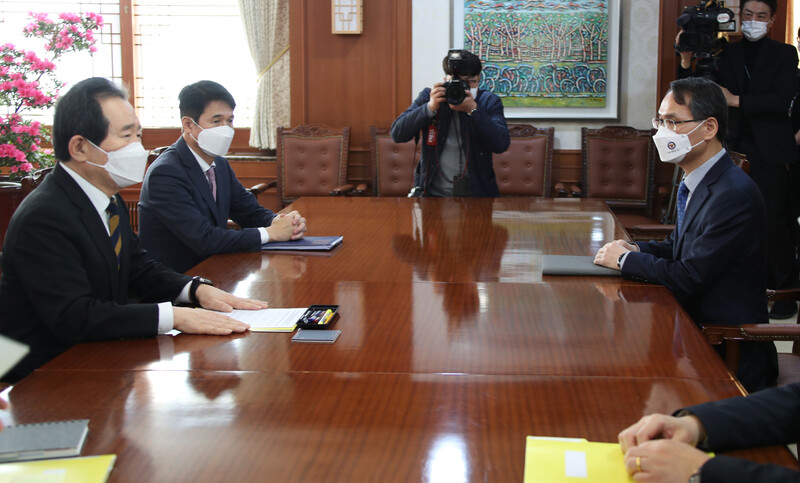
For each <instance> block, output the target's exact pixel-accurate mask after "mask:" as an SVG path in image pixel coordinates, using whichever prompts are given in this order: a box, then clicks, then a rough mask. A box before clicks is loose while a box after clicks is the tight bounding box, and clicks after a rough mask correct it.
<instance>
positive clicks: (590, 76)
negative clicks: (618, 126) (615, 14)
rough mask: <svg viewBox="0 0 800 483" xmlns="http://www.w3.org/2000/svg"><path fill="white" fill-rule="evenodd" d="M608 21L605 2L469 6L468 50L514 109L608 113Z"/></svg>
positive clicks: (506, 0) (472, 0)
mask: <svg viewBox="0 0 800 483" xmlns="http://www.w3.org/2000/svg"><path fill="white" fill-rule="evenodd" d="M608 19H609V17H608V6H607V5H606V2H605V1H603V0H494V1H484V0H466V1H464V48H465V49H467V50H470V51H472V52H474V53H475V54H476V55H478V56H479V57H480V58H481V60H482V61H483V63H484V71H483V77H482V80H481V87H482V88H483V89H487V90H490V91H492V92H494V93H495V94H497V95H498V96H500V97H502V98H503V104H504V105H505V106H506V107H601V108H602V107H605V106H606V99H607V89H606V87H607V86H606V82H607V79H606V76H607V73H608V47H609V29H608Z"/></svg>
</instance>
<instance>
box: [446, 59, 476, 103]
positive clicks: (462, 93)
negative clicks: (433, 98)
mask: <svg viewBox="0 0 800 483" xmlns="http://www.w3.org/2000/svg"><path fill="white" fill-rule="evenodd" d="M447 66H448V70H449V71H450V73H451V74H452V76H453V77H452V80H451V81H450V82H445V83H444V84H443V85H442V87H444V98H445V101H447V103H448V104H450V105H451V106H457V105H459V104H461V103H462V102H464V99H466V98H467V91H469V82H467V81H465V80H462V79H459V76H460V75H461V72H462V71H463V69H464V61H463V60H462V58H461V51H460V50H450V51H448V52H447Z"/></svg>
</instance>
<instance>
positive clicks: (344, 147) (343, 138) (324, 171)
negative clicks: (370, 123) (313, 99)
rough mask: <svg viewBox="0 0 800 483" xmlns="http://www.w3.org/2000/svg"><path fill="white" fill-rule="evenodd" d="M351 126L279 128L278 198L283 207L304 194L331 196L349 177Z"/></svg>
mask: <svg viewBox="0 0 800 483" xmlns="http://www.w3.org/2000/svg"><path fill="white" fill-rule="evenodd" d="M349 148H350V128H349V127H343V128H330V127H327V126H319V125H315V124H300V125H299V126H297V127H294V128H292V129H284V128H282V127H279V128H278V147H277V157H278V186H277V188H278V199H279V201H280V202H281V203H282V204H283V206H286V205H288V204H289V203H291V202H293V201H295V200H296V199H297V198H300V197H301V196H328V194H329V193H330V191H331V190H332V189H334V188H336V187H337V186H341V185H343V184H345V182H346V179H347V152H348V150H349Z"/></svg>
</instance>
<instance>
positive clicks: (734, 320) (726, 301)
mask: <svg viewBox="0 0 800 483" xmlns="http://www.w3.org/2000/svg"><path fill="white" fill-rule="evenodd" d="M653 123H654V126H656V127H658V132H657V133H656V135H655V136H653V141H654V142H655V144H656V147H657V148H658V154H659V157H660V158H661V161H663V162H667V163H677V164H678V165H679V166H680V167H681V169H682V170H683V172H684V173H685V177H684V179H683V181H682V182H681V185H680V188H679V190H678V221H677V225H676V227H675V230H674V231H673V232H672V233H671V234H670V235H669V236H668V237H667V239H666V240H664V241H661V242H654V241H651V242H637V243H635V244H633V243H628V242H626V241H623V240H616V241H613V242H611V243H608V244H606V245H605V246H603V247H602V248H601V249H600V250H599V251H598V252H597V255H596V257H595V263H596V264H598V265H603V266H606V267H609V268H615V269H618V270H621V271H622V275H623V276H624V277H626V278H631V279H635V280H642V281H646V282H653V283H658V284H661V285H664V286H665V287H667V288H668V289H669V290H670V291H671V292H672V293H673V294H674V295H675V298H676V299H678V302H680V304H681V305H682V306H683V308H684V309H686V312H688V313H689V315H690V316H691V317H692V319H694V321H695V322H697V323H699V324H727V325H739V324H744V323H766V322H767V321H768V319H767V298H766V288H767V285H766V268H767V267H766V264H765V256H766V212H765V209H764V200H763V199H762V197H761V194H760V193H759V191H758V188H757V187H756V185H755V183H754V182H753V181H752V180H751V179H750V178H749V177H748V176H747V174H745V172H744V171H742V170H741V169H739V168H737V167H736V166H735V165H734V164H733V161H731V158H730V156H728V153H727V152H726V151H725V149H724V148H723V144H724V141H725V132H726V127H727V123H728V109H727V105H726V102H725V96H724V94H723V93H722V90H721V89H720V87H719V86H717V85H716V84H714V83H713V82H711V81H710V80H707V79H703V78H699V77H697V78H694V77H692V78H688V79H682V80H677V81H673V82H672V84H671V86H670V90H669V92H668V93H667V95H666V96H665V97H664V100H663V101H662V102H661V106H660V107H659V109H658V115H657V117H656V118H655V119H653ZM717 347H720V349H719V352H720V355H721V356H723V357H724V347H723V346H717ZM777 374H778V360H777V353H776V351H775V345H774V344H772V343H771V342H742V344H741V346H740V353H739V367H738V370H737V372H736V376H737V377H738V378H739V380H740V381H741V382H742V384H743V385H744V387H745V388H747V390H748V391H751V392H752V391H757V390H759V389H763V388H765V387H766V386H768V385H770V384H772V383H773V382H774V381H775V378H776V377H777Z"/></svg>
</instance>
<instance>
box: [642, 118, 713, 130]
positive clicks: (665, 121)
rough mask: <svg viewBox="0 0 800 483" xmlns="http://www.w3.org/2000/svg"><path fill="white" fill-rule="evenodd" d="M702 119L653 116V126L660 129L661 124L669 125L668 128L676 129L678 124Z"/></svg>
mask: <svg viewBox="0 0 800 483" xmlns="http://www.w3.org/2000/svg"><path fill="white" fill-rule="evenodd" d="M700 121H702V119H689V120H687V121H676V120H674V119H661V118H660V117H654V118H653V121H652V122H653V128H655V129H658V128H660V127H661V126H667V129H669V130H670V131H674V130H675V129H677V128H678V124H683V123H685V122H700Z"/></svg>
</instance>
